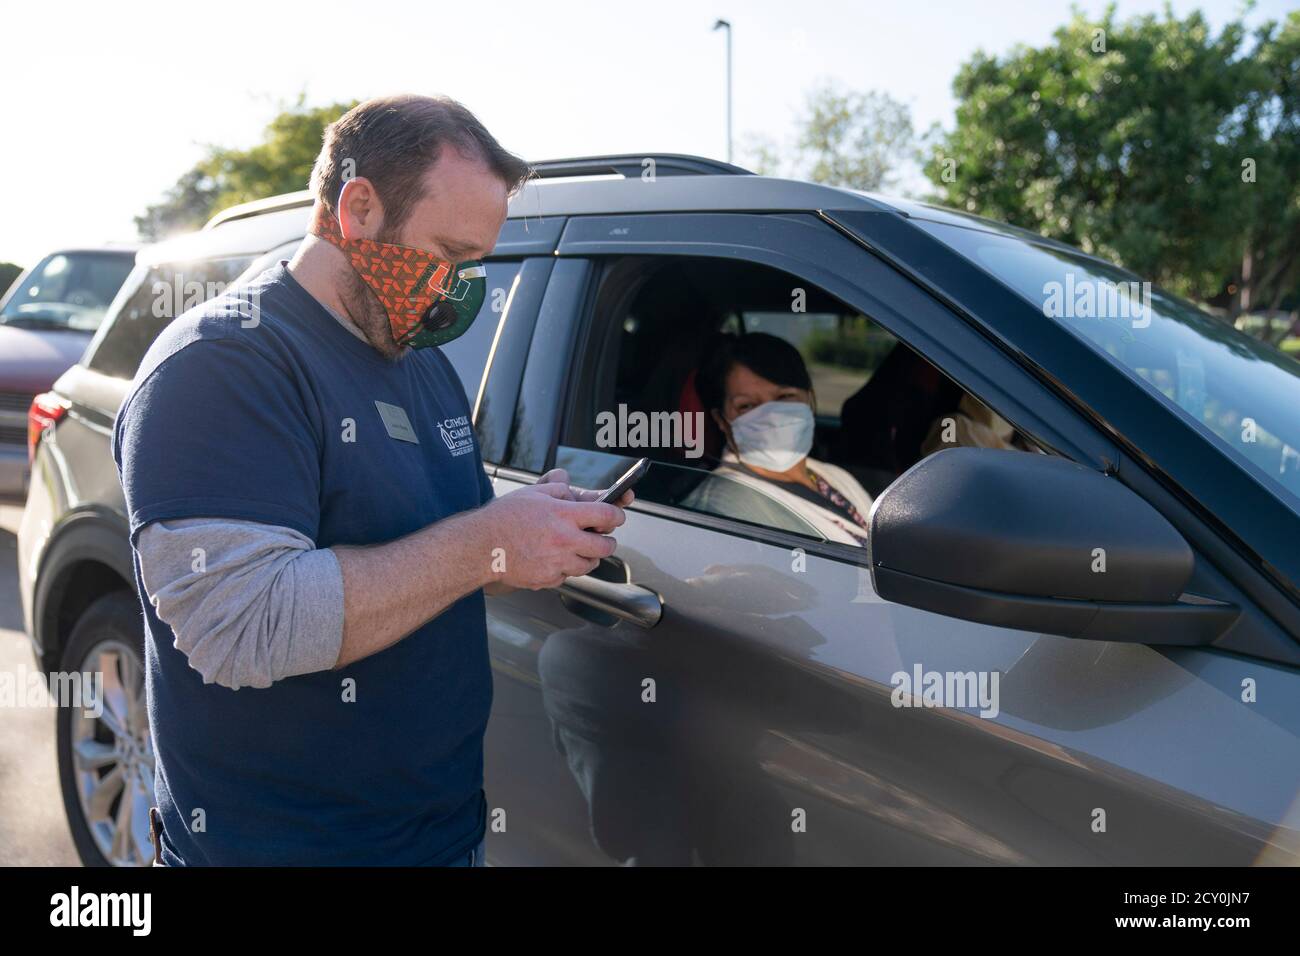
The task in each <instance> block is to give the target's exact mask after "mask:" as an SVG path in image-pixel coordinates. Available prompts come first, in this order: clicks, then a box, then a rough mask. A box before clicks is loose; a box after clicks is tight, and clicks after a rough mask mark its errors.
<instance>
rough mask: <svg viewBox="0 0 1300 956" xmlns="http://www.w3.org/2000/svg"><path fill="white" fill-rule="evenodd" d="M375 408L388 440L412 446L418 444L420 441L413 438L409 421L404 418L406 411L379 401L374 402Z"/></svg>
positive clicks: (398, 406) (413, 433) (400, 407)
mask: <svg viewBox="0 0 1300 956" xmlns="http://www.w3.org/2000/svg"><path fill="white" fill-rule="evenodd" d="M375 408H377V409H379V417H380V418H382V419H383V421H384V429H385V430H386V431H387V432H388V437H389V438H396V439H397V440H398V441H409V442H410V443H411V444H412V445H418V444H420V439H418V438H416V437H415V429H414V428H412V427H411V420H410V419H409V418H407V417H406V409H404V408H402V406H400V405H389V404H388V403H387V402H380V401H376V402H375Z"/></svg>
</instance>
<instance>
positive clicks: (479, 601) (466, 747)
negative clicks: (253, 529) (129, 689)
mask: <svg viewBox="0 0 1300 956" xmlns="http://www.w3.org/2000/svg"><path fill="white" fill-rule="evenodd" d="M240 301H242V302H243V303H244V304H243V305H242V306H241V305H240V304H239V302H240ZM249 302H252V303H256V305H257V311H256V312H250V311H249V308H248V306H247V303H249ZM251 317H255V318H256V324H255V325H254V324H253V322H252V318H251ZM377 402H379V403H383V405H387V406H396V407H397V408H400V409H402V410H403V411H404V412H405V413H406V418H407V419H409V422H410V426H411V430H412V431H413V432H414V437H415V439H416V441H410V440H403V439H402V438H401V437H394V436H393V435H392V434H390V432H392V431H395V432H396V433H397V434H398V435H399V436H400V435H403V434H405V436H406V438H408V439H409V438H410V437H411V435H410V434H409V433H406V432H404V430H403V429H402V427H401V423H400V416H398V418H397V422H396V426H395V425H394V419H393V414H394V413H393V412H392V411H391V409H388V410H386V411H385V414H387V415H388V417H389V422H388V423H387V424H386V423H385V419H384V417H381V410H380V406H379V405H377V404H376V403H377ZM469 416H470V409H469V404H468V402H467V400H466V395H465V390H464V387H463V386H462V385H461V382H460V380H459V378H458V377H457V375H456V372H455V371H454V370H453V368H452V366H451V364H450V363H449V362H448V361H447V359H446V357H445V356H444V355H443V354H442V353H441V351H439V350H438V349H422V350H418V351H414V352H410V353H408V354H407V355H406V356H404V357H403V358H402V359H400V360H398V361H390V360H388V359H385V358H383V357H382V356H381V355H380V354H379V353H378V352H376V351H375V350H374V349H373V348H371V347H370V346H369V345H368V344H366V343H365V342H363V341H361V340H360V339H358V338H357V337H356V336H354V335H352V334H351V333H350V332H349V331H348V330H347V329H345V328H343V327H342V326H341V325H340V324H339V322H338V321H337V320H336V319H335V318H333V317H332V316H331V315H330V314H329V313H328V312H326V311H325V309H324V308H323V307H322V306H321V305H320V304H319V303H318V302H317V301H316V300H315V299H313V298H312V297H311V296H310V295H309V294H308V293H307V291H306V290H305V289H303V287H302V286H300V285H299V284H298V283H297V282H296V281H295V280H294V279H293V277H292V276H290V275H289V273H288V270H287V269H286V268H285V267H284V264H283V263H282V264H281V265H280V266H278V267H276V268H274V269H271V270H269V271H267V272H266V273H264V274H263V275H262V276H260V277H259V278H258V279H257V280H256V281H255V282H253V283H252V284H251V285H250V286H249V287H248V288H247V289H246V290H244V294H243V295H242V297H241V299H240V300H234V299H232V298H230V297H229V296H226V297H222V298H219V299H216V300H213V301H212V302H210V303H207V304H206V305H204V306H200V307H199V308H197V309H194V310H191V311H190V312H188V313H186V314H185V315H183V316H181V317H180V318H178V319H177V320H176V321H175V322H173V323H171V325H170V326H168V327H167V329H166V330H165V331H164V332H163V333H162V335H160V336H159V338H158V340H157V341H156V342H155V343H154V344H153V346H152V347H151V348H150V349H149V352H148V354H147V355H146V356H145V359H144V362H143V363H142V365H141V367H140V370H139V371H138V372H137V373H136V378H135V383H134V385H133V387H132V390H131V392H130V394H129V395H128V396H127V398H126V401H125V402H124V403H123V404H122V408H121V411H120V412H119V413H118V418H117V425H116V430H115V434H114V440H113V454H114V458H115V459H116V461H117V464H118V471H119V474H120V475H121V478H122V485H123V488H124V489H125V492H126V504H127V507H128V509H129V512H130V519H131V541H132V543H133V544H134V543H135V542H136V540H137V536H138V534H139V532H140V529H141V528H143V527H144V526H145V525H147V524H148V523H149V522H151V521H158V520H165V519H169V518H173V519H174V518H190V517H221V518H238V519H245V520H251V521H260V522H264V523H267V524H273V525H284V526H286V527H289V528H293V529H295V530H297V531H300V532H302V533H303V534H305V535H306V536H307V537H309V538H311V539H312V541H314V542H315V543H316V546H317V547H318V548H329V547H331V546H333V545H340V544H346V545H369V544H380V543H383V542H387V541H392V540H393V539H395V538H399V537H401V536H403V535H406V534H409V533H411V532H413V531H416V530H418V529H420V528H423V527H426V526H427V525H430V524H432V523H434V522H436V521H440V520H442V519H444V518H446V517H448V516H450V515H454V514H456V513H457V512H461V511H466V510H468V509H471V508H476V507H478V506H479V505H481V504H483V503H485V502H486V501H487V500H489V499H490V498H491V496H492V486H491V483H490V481H489V480H488V478H487V476H486V474H485V473H484V471H483V465H482V460H481V458H480V456H479V450H478V446H477V442H476V441H475V439H474V431H473V428H472V426H471V425H470V423H469ZM426 570H427V571H428V573H430V574H437V572H438V568H437V566H436V563H435V564H434V566H432V567H430V568H428V569H426ZM135 578H136V587H137V589H138V590H139V592H140V594H141V595H144V593H145V592H144V587H143V584H142V581H141V576H140V562H139V556H138V555H137V556H136V559H135ZM373 586H374V587H383V586H384V582H383V581H375V582H373ZM143 606H144V613H145V621H146V626H147V633H146V640H145V659H146V668H147V677H146V687H147V693H148V703H149V729H150V732H151V733H152V736H153V746H154V751H155V755H156V761H157V763H156V766H157V772H156V786H157V799H158V806H159V808H160V810H161V812H162V816H163V824H164V831H165V832H164V839H163V859H164V862H165V863H167V864H169V865H179V864H214V865H238V864H243V865H260V864H307V865H331V864H362V865H364V864H408V865H419V864H438V863H442V862H445V861H449V860H452V859H454V858H457V857H458V856H459V855H462V854H463V853H465V852H466V851H468V850H469V849H470V848H471V847H473V846H475V845H476V844H477V843H478V841H479V840H480V839H481V838H482V836H483V832H484V825H485V820H486V804H485V801H484V797H483V790H482V787H483V733H484V730H485V728H486V726H487V719H488V712H489V710H490V709H491V702H492V677H491V672H490V669H489V664H488V654H487V635H486V625H485V618H484V605H483V593H482V591H476V592H475V593H473V594H470V595H468V596H467V597H465V598H463V599H461V600H460V601H458V602H457V603H456V604H454V605H452V606H451V607H449V608H448V609H447V610H445V611H443V612H442V614H440V615H439V616H438V617H436V618H434V619H433V620H432V621H430V622H429V623H428V624H425V625H424V626H423V627H421V628H420V629H419V630H417V631H415V632H414V633H412V634H411V635H409V636H408V637H406V638H404V639H403V640H401V641H399V642H398V643H396V644H394V645H393V646H391V647H389V648H387V649H386V650H383V651H381V652H379V653H378V654H374V655H372V656H370V657H367V658H365V659H364V660H361V661H358V662H356V663H354V664H351V665H349V666H348V667H346V668H344V669H342V670H337V671H323V672H319V673H314V674H305V675H302V676H298V677H290V678H287V679H284V680H280V681H277V682H276V683H275V684H273V685H272V686H271V687H269V688H265V689H258V688H247V687H246V688H242V689H240V690H237V691H236V690H230V689H229V688H226V687H222V686H220V685H218V684H205V683H204V682H203V678H202V677H201V676H200V674H199V672H198V671H196V670H194V669H193V668H191V667H190V666H189V664H188V662H187V660H186V658H185V655H184V654H183V653H182V652H181V651H179V650H178V649H177V648H176V647H175V645H174V640H175V635H174V634H173V633H172V630H171V628H170V627H168V625H167V624H165V623H163V622H162V621H161V620H159V618H158V616H157V614H156V612H155V609H154V607H153V605H152V604H151V603H150V602H149V601H148V600H147V599H145V600H143ZM197 811H202V812H201V813H198V812H197Z"/></svg>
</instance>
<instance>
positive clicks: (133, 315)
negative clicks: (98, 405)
mask: <svg viewBox="0 0 1300 956" xmlns="http://www.w3.org/2000/svg"><path fill="white" fill-rule="evenodd" d="M250 261H251V258H250V257H248V256H235V257H230V258H224V259H205V260H197V261H193V262H173V263H164V264H163V265H159V266H154V267H153V268H151V269H150V270H149V271H148V272H147V273H146V274H145V276H144V278H143V279H142V280H141V282H140V284H139V285H138V286H137V287H136V289H135V290H134V291H133V292H132V293H131V294H130V296H129V297H128V298H127V299H126V301H125V302H123V303H122V307H121V308H120V309H119V310H118V311H117V313H116V314H115V315H110V316H108V318H107V319H106V325H107V327H106V328H105V329H104V333H103V336H102V337H101V338H100V339H99V341H98V343H97V344H96V346H95V348H94V351H93V352H92V353H91V355H90V357H89V359H88V361H87V363H86V364H87V365H88V366H89V367H90V368H92V369H94V370H95V371H97V372H102V373H103V374H105V375H111V376H113V377H115V378H133V377H134V376H135V371H136V369H137V368H139V367H140V360H141V359H143V358H144V353H145V352H147V351H148V350H149V346H150V345H151V344H152V343H153V340H154V339H156V338H157V337H158V334H159V333H160V332H162V330H163V329H164V328H166V327H167V325H168V323H170V322H171V320H172V319H174V318H176V317H177V316H178V315H180V314H181V313H183V312H185V311H186V310H188V309H191V308H193V307H194V306H196V305H200V304H201V303H203V302H206V301H207V300H208V299H211V298H214V297H215V296H218V295H221V294H222V293H224V292H225V291H226V289H227V288H228V287H229V286H230V285H231V284H232V283H234V281H235V280H236V279H237V278H239V275H240V273H242V272H243V271H244V269H245V268H247V266H248V264H249V263H250Z"/></svg>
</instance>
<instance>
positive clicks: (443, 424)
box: [438, 415, 474, 458]
mask: <svg viewBox="0 0 1300 956" xmlns="http://www.w3.org/2000/svg"><path fill="white" fill-rule="evenodd" d="M438 431H439V432H440V433H441V434H442V440H443V441H444V442H446V443H447V450H448V451H450V452H451V454H452V457H453V458H454V457H456V456H458V455H466V454H468V453H469V452H471V451H473V450H474V428H473V427H472V426H471V425H470V423H469V417H468V416H466V415H461V416H459V417H457V418H444V419H443V420H442V421H440V422H438Z"/></svg>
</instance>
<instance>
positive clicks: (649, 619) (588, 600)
mask: <svg viewBox="0 0 1300 956" xmlns="http://www.w3.org/2000/svg"><path fill="white" fill-rule="evenodd" d="M557 590H558V591H559V592H560V594H562V595H564V596H565V597H568V598H571V599H572V600H574V601H579V602H581V603H583V604H586V605H588V606H590V607H594V608H596V609H597V610H598V611H604V612H605V613H606V614H612V615H613V616H614V617H617V618H620V619H622V620H624V621H630V622H631V623H633V624H635V625H637V626H638V627H644V628H652V627H654V626H655V625H656V624H658V623H659V619H660V618H661V617H662V616H663V612H664V602H663V598H661V597H660V596H659V595H658V594H656V593H655V592H654V591H651V590H650V589H649V588H645V587H642V586H641V585H639V584H631V583H621V582H617V581H602V580H601V579H600V578H597V577H593V576H592V575H590V574H584V575H582V577H577V578H566V579H565V581H564V583H563V584H561V585H560V586H559V588H557Z"/></svg>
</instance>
